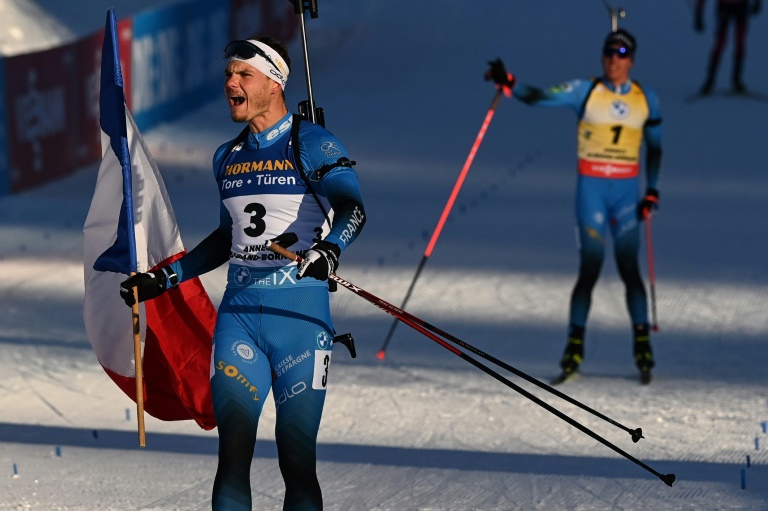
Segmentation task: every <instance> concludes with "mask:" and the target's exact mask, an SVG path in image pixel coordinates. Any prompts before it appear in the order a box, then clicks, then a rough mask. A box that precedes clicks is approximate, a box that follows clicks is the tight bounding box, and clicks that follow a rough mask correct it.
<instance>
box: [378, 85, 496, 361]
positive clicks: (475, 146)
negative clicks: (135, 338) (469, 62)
mask: <svg viewBox="0 0 768 511" xmlns="http://www.w3.org/2000/svg"><path fill="white" fill-rule="evenodd" d="M502 94H503V91H502V89H501V88H499V89H498V90H497V91H496V95H495V96H494V97H493V102H492V103H491V108H489V109H488V113H486V114H485V119H484V120H483V124H482V126H480V131H479V132H478V134H477V137H475V142H474V143H473V144H472V149H471V150H470V151H469V156H467V159H466V161H465V162H464V166H463V167H462V169H461V172H460V173H459V178H458V179H457V180H456V184H454V185H453V191H452V192H451V195H450V196H449V197H448V202H446V204H445V207H444V208H443V213H442V215H440V220H438V222H437V227H435V230H434V231H433V232H432V238H430V240H429V244H427V249H426V250H425V251H424V256H423V257H422V258H421V262H420V263H419V267H418V268H417V269H416V274H415V275H414V276H413V280H412V281H411V285H410V286H409V287H408V292H407V293H405V298H404V299H403V303H402V305H400V308H401V309H402V308H403V307H405V305H406V304H407V303H408V299H409V298H410V297H411V293H412V292H413V288H414V286H415V285H416V280H417V279H418V278H419V275H420V274H421V270H422V269H424V265H425V264H426V262H427V259H429V256H431V255H432V250H434V248H435V244H436V243H437V239H438V238H439V237H440V233H441V232H442V230H443V226H444V225H445V222H446V220H447V219H448V215H449V214H450V212H451V208H453V203H454V202H456V197H457V196H458V195H459V190H461V186H462V185H463V184H464V179H465V178H466V177H467V173H468V172H469V168H470V167H471V166H472V161H473V160H474V159H475V154H477V150H478V148H479V147H480V143H481V142H482V141H483V137H484V136H485V132H486V131H487V130H488V125H489V124H490V123H491V119H492V118H493V114H494V112H495V111H496V106H497V105H498V104H499V100H500V99H501V95H502ZM396 326H397V320H394V321H393V322H392V325H391V326H390V327H389V332H387V337H386V338H385V339H384V344H382V346H381V348H380V349H379V352H378V353H377V354H376V356H377V357H378V358H379V360H383V359H384V357H385V356H386V351H387V346H388V345H389V341H390V340H391V339H392V334H393V333H394V332H395V327H396Z"/></svg>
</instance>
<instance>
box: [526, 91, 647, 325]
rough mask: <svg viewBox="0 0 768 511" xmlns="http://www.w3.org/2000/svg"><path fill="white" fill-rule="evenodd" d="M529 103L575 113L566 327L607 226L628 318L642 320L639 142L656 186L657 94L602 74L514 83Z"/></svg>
mask: <svg viewBox="0 0 768 511" xmlns="http://www.w3.org/2000/svg"><path fill="white" fill-rule="evenodd" d="M514 95H515V97H517V98H518V99H519V100H520V101H523V102H524V103H527V104H529V105H541V106H560V107H568V108H570V109H571V110H573V112H574V113H575V114H576V115H577V118H578V123H579V124H578V182H577V187H576V202H575V205H576V220H577V229H578V236H577V239H578V241H579V255H580V265H579V276H578V280H577V282H576V285H575V286H574V289H573V292H572V295H571V305H570V328H571V330H572V331H573V327H577V328H581V331H582V332H583V329H584V327H585V325H586V322H587V316H588V314H589V308H590V304H591V300H592V290H593V288H594V286H595V283H596V282H597V279H598V276H599V274H600V268H601V266H602V263H603V257H604V250H605V235H606V230H607V229H610V231H611V235H612V237H613V242H614V256H615V258H616V265H617V267H618V271H619V274H620V276H621V279H622V281H623V282H624V285H625V288H626V304H627V309H628V310H629V315H630V318H631V320H632V323H633V325H647V323H648V303H647V298H646V293H645V287H644V285H643V281H642V278H641V276H640V268H639V264H638V250H639V218H640V217H639V215H638V187H639V162H640V147H641V145H642V142H643V141H645V145H646V154H645V170H646V173H645V180H646V187H647V188H649V189H653V190H656V191H658V181H659V170H660V165H661V112H660V109H659V101H658V98H657V96H656V94H655V93H654V92H653V91H652V90H650V89H648V88H645V87H641V86H640V85H639V84H638V83H637V82H634V81H628V82H627V83H625V84H623V85H621V86H619V87H614V86H613V85H612V84H610V83H609V82H607V81H606V80H604V79H592V80H572V81H568V82H565V83H563V84H561V85H559V86H556V87H552V88H549V89H538V88H534V87H530V86H527V85H522V84H521V85H518V86H517V87H515V89H514Z"/></svg>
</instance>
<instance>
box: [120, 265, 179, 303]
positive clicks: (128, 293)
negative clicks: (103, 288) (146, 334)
mask: <svg viewBox="0 0 768 511" xmlns="http://www.w3.org/2000/svg"><path fill="white" fill-rule="evenodd" d="M175 276H176V275H175V274H174V275H172V277H171V278H172V279H173V277H175ZM167 284H168V277H167V276H166V275H165V272H164V271H163V270H155V271H151V272H148V273H137V274H136V275H134V276H132V277H130V278H128V280H125V281H123V282H121V283H120V297H121V298H122V299H123V300H125V304H126V305H127V306H128V307H131V306H132V305H133V304H134V299H133V288H134V287H137V288H138V292H139V302H143V301H146V300H150V299H152V298H154V297H156V296H158V295H161V294H163V293H165V290H166V286H167Z"/></svg>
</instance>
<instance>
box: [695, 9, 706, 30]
mask: <svg viewBox="0 0 768 511" xmlns="http://www.w3.org/2000/svg"><path fill="white" fill-rule="evenodd" d="M693 29H694V30H695V31H696V32H704V16H703V15H702V14H701V12H697V13H696V17H695V19H694V20H693Z"/></svg>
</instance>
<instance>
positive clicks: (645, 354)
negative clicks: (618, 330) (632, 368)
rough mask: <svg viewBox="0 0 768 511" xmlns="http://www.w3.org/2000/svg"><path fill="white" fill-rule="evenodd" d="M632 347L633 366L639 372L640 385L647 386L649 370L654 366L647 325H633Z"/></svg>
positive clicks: (649, 375)
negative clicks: (634, 365)
mask: <svg viewBox="0 0 768 511" xmlns="http://www.w3.org/2000/svg"><path fill="white" fill-rule="evenodd" d="M632 330H633V333H634V337H635V340H634V346H633V353H634V355H635V364H636V365H637V368H638V369H639V370H640V383H642V384H643V385H648V384H649V383H651V369H653V366H654V365H655V363H654V361H653V351H651V335H650V331H649V328H648V324H647V323H641V324H637V325H634V327H633V329H632Z"/></svg>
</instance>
